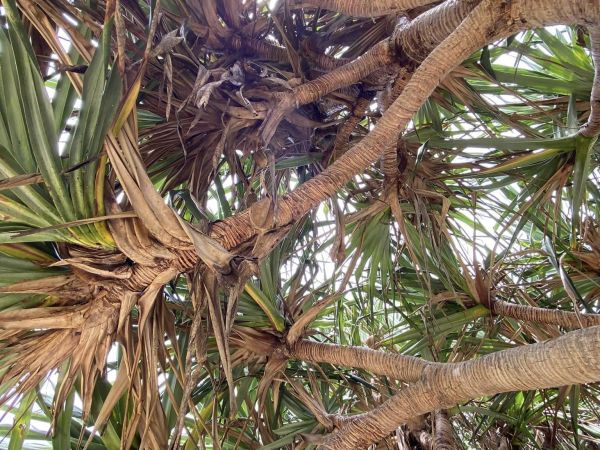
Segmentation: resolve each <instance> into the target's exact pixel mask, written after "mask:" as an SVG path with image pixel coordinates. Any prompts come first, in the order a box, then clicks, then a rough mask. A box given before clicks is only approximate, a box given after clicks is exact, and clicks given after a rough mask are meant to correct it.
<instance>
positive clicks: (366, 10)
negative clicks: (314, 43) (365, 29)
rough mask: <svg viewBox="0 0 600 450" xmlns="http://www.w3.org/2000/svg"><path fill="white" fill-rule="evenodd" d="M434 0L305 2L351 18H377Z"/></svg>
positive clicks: (320, 0)
mask: <svg viewBox="0 0 600 450" xmlns="http://www.w3.org/2000/svg"><path fill="white" fill-rule="evenodd" d="M434 1H435V0H377V1H371V0H307V1H297V2H298V3H308V4H309V5H313V6H318V7H320V8H324V9H328V10H330V11H337V12H340V13H342V14H346V15H348V16H353V17H377V16H385V15H388V14H397V13H400V12H402V11H406V10H408V9H413V8H418V7H419V6H425V5H429V4H430V3H434Z"/></svg>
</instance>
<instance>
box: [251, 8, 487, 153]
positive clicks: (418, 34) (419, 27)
mask: <svg viewBox="0 0 600 450" xmlns="http://www.w3.org/2000/svg"><path fill="white" fill-rule="evenodd" d="M479 1H480V0H450V1H446V2H443V3H441V4H440V5H437V6H436V7H434V8H431V9H430V10H429V11H427V12H426V13H424V14H421V15H420V16H418V17H417V18H416V19H414V20H413V21H411V22H409V23H407V22H406V18H401V19H400V20H399V22H398V25H397V26H396V29H395V31H394V33H393V35H392V36H391V37H390V38H389V39H385V40H383V41H381V42H379V43H378V44H376V45H375V46H373V47H372V48H371V49H369V50H368V51H367V52H366V53H365V54H364V55H361V56H360V57H358V58H356V59H354V60H352V61H350V62H349V63H347V64H345V65H343V66H340V67H338V68H336V69H335V70H332V71H331V72H329V73H327V74H325V75H322V76H320V77H319V78H316V79H315V80H311V81H309V82H307V83H304V84H302V85H300V86H298V87H296V88H295V89H294V90H293V91H292V92H289V93H285V94H283V95H282V96H281V97H280V98H279V99H278V103H277V105H276V106H275V107H274V108H273V110H272V111H271V114H269V116H268V117H267V119H266V120H265V122H264V123H263V126H262V132H261V134H262V140H263V142H264V143H266V144H268V143H269V142H270V140H271V137H272V136H273V134H274V133H275V130H276V128H277V126H278V125H279V123H280V122H281V120H282V119H283V118H284V117H285V116H286V115H287V114H288V113H289V112H290V111H291V110H293V109H294V108H295V107H298V106H300V105H306V104H308V103H311V102H314V101H316V100H318V99H319V98H321V97H323V96H325V95H327V94H329V93H331V92H333V91H335V90H337V89H341V88H343V87H346V86H350V85H352V84H354V83H357V82H359V81H360V80H362V79H364V78H366V77H367V76H369V75H371V74H372V73H373V72H375V71H377V70H378V69H380V68H382V67H384V66H387V65H390V64H392V63H393V62H394V60H395V59H396V58H397V57H398V56H403V55H404V57H406V56H408V57H409V58H411V59H413V60H415V61H422V60H423V59H425V56H427V55H428V54H429V52H431V51H432V50H433V49H434V48H435V47H436V46H437V45H438V44H439V43H440V42H442V40H444V38H446V36H448V35H449V34H450V33H451V32H452V31H453V30H454V29H455V28H456V27H457V26H458V25H459V24H460V23H461V22H462V20H463V19H464V18H465V17H466V15H467V14H468V13H469V12H470V11H471V10H472V9H473V8H474V7H475V6H476V5H477V4H478V3H479ZM373 3H375V2H373ZM400 59H401V58H400Z"/></svg>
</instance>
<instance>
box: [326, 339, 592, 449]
mask: <svg viewBox="0 0 600 450" xmlns="http://www.w3.org/2000/svg"><path fill="white" fill-rule="evenodd" d="M598 348H600V327H593V328H587V329H585V330H578V331H573V332H571V333H568V334H566V335H564V336H561V337H559V338H557V339H554V340H552V341H549V342H545V343H541V344H533V345H526V346H522V347H518V348H514V349H510V350H504V351H500V352H497V353H493V354H491V355H486V356H484V357H482V358H479V359H477V360H472V361H466V362H462V363H450V364H445V365H443V366H439V365H436V366H432V367H431V368H427V369H426V370H425V372H424V376H423V378H422V380H421V381H418V382H416V383H414V384H412V385H410V386H409V387H407V388H406V389H403V390H402V391H401V392H400V393H398V394H396V395H394V396H393V397H391V398H390V399H389V400H387V401H386V402H385V403H383V404H382V405H381V406H380V407H378V408H376V409H374V410H373V411H371V412H369V413H366V414H362V415H358V416H355V417H353V418H351V419H350V420H348V421H347V422H346V423H345V424H344V425H343V426H342V427H341V428H339V429H338V430H336V431H335V432H334V433H332V434H331V435H329V436H328V437H327V438H326V440H325V441H324V442H323V443H322V444H321V445H320V446H319V447H318V449H319V450H325V449H328V450H333V449H335V450H353V449H361V448H366V447H367V446H368V445H370V444H371V443H373V442H377V441H379V440H381V439H382V438H384V437H385V436H387V435H388V434H389V433H391V432H393V431H394V430H395V429H396V428H397V427H399V426H400V425H402V424H403V423H405V422H406V421H407V420H408V419H409V418H411V417H414V416H418V415H420V414H425V413H427V412H430V411H435V410H437V409H443V408H448V407H451V406H454V405H456V404H459V403H462V402H465V401H468V400H471V399H474V398H480V397H483V396H487V395H494V394H497V393H501V392H510V391H519V390H532V389H546V388H552V387H557V386H564V385H569V384H580V383H591V382H595V381H598V380H600V352H598Z"/></svg>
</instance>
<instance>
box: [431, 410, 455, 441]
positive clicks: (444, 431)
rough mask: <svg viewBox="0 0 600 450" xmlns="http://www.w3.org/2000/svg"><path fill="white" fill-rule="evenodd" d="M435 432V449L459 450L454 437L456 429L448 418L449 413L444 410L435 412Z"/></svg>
mask: <svg viewBox="0 0 600 450" xmlns="http://www.w3.org/2000/svg"><path fill="white" fill-rule="evenodd" d="M433 416H434V417H433V418H434V420H433V422H434V424H435V432H434V435H433V450H457V448H458V447H457V445H456V441H455V439H454V430H453V429H452V424H451V423H450V419H449V418H448V413H447V412H446V411H444V410H439V411H436V412H435V413H434V414H433Z"/></svg>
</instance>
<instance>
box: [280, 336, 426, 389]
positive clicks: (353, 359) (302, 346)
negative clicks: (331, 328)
mask: <svg viewBox="0 0 600 450" xmlns="http://www.w3.org/2000/svg"><path fill="white" fill-rule="evenodd" d="M288 352H289V357H290V358H294V359H299V360H301V361H306V362H313V363H328V364H334V365H338V366H344V367H353V368H356V369H364V370H367V371H369V372H371V373H372V374H375V375H383V376H386V377H390V378H393V379H396V380H402V381H417V380H419V379H420V378H421V376H422V375H423V372H424V370H425V368H426V367H430V366H435V365H437V363H433V362H429V361H425V360H423V359H420V358H415V357H413V356H406V355H399V354H397V353H389V352H382V351H378V350H373V349H370V348H366V347H352V346H346V345H337V344H323V343H321V342H314V341H308V340H301V341H298V342H297V343H296V344H294V345H293V346H291V347H290V348H289V349H288Z"/></svg>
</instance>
